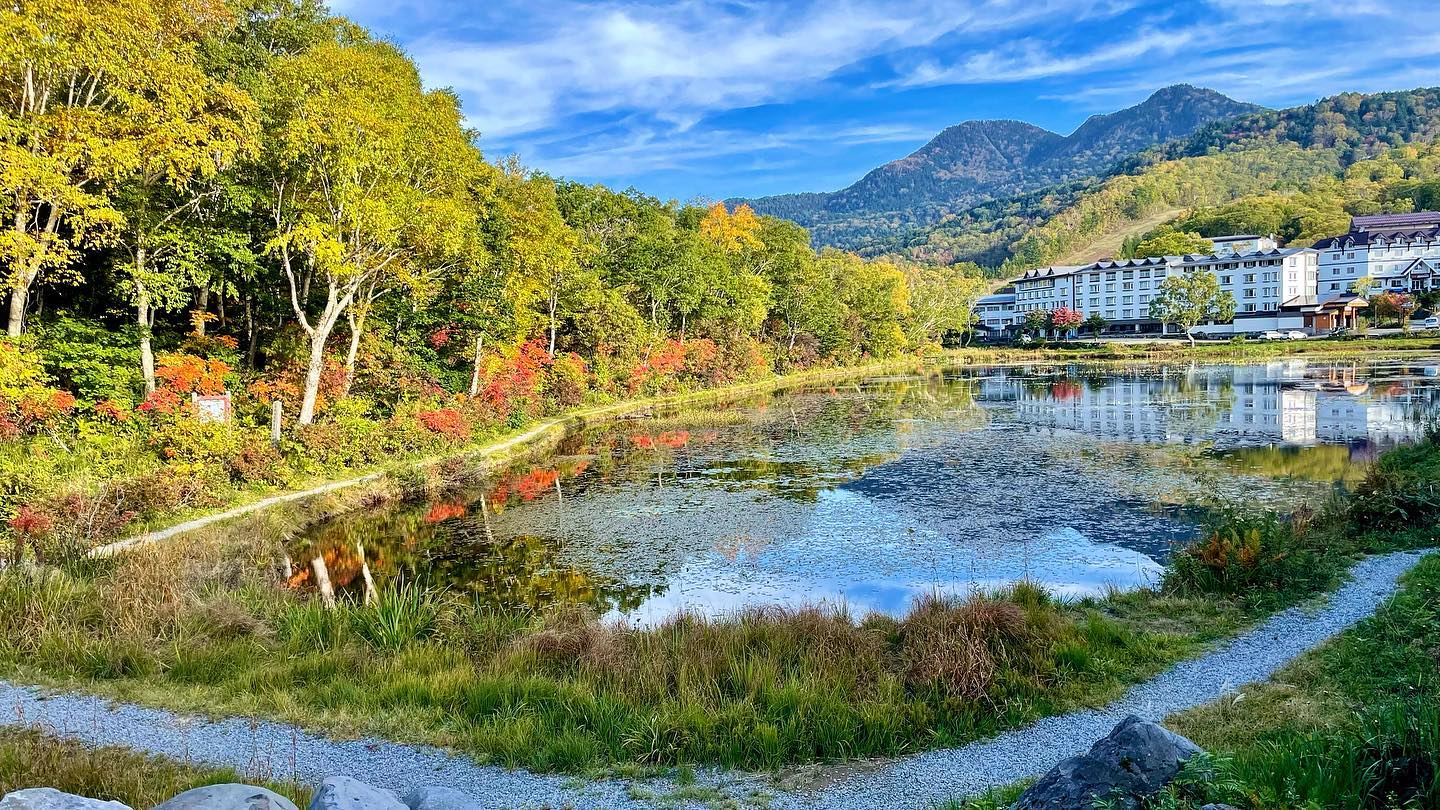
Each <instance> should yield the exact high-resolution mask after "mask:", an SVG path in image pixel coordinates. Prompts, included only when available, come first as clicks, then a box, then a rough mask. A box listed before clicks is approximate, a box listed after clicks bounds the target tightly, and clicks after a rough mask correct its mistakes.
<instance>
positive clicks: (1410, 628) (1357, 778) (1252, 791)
mask: <svg viewBox="0 0 1440 810" xmlns="http://www.w3.org/2000/svg"><path fill="white" fill-rule="evenodd" d="M1167 725H1169V726H1170V727H1171V728H1173V729H1174V730H1176V731H1178V732H1179V733H1181V734H1184V735H1186V736H1188V737H1190V738H1191V739H1193V740H1195V741H1196V742H1197V743H1198V744H1200V745H1201V746H1203V747H1205V748H1207V749H1208V750H1210V751H1211V752H1212V754H1213V755H1214V759H1213V762H1212V763H1211V765H1212V766H1213V767H1214V769H1215V771H1216V774H1217V778H1214V779H1207V780H1197V781H1196V782H1194V783H1192V784H1189V785H1188V786H1183V787H1182V788H1180V789H1177V790H1176V791H1172V794H1173V795H1171V796H1168V797H1166V798H1164V799H1162V800H1161V801H1160V802H1157V806H1162V807H1163V806H1175V807H1198V806H1200V805H1201V804H1204V803H1205V802H1207V801H1228V802H1230V803H1232V804H1235V805H1236V806H1238V807H1241V808H1254V809H1255V810H1262V808H1263V809H1266V810H1268V808H1282V807H1375V808H1380V807H1415V808H1422V807H1435V806H1437V804H1440V555H1435V554H1432V555H1430V556H1429V557H1426V558H1425V559H1424V560H1422V561H1421V562H1420V564H1419V565H1417V566H1416V567H1415V569H1413V570H1412V571H1411V572H1410V574H1408V575H1407V577H1406V579H1405V583H1404V587H1403V589H1402V590H1401V591H1400V593H1398V594H1397V595H1396V596H1395V597H1393V598H1392V599H1391V600H1390V601H1389V602H1387V603H1386V604H1385V605H1383V606H1382V607H1381V608H1380V609H1379V610H1378V611H1377V612H1376V614H1375V615H1374V616H1373V617H1371V618H1369V619H1367V620H1365V621H1363V622H1361V623H1360V624H1358V625H1356V626H1355V627H1354V628H1352V629H1350V630H1348V631H1346V632H1345V633H1342V634H1341V635H1340V636H1338V637H1337V638H1336V639H1335V640H1333V641H1332V642H1330V643H1329V644H1327V645H1325V646H1323V647H1321V648H1319V649H1317V650H1314V651H1312V652H1310V653H1308V654H1306V655H1305V656H1303V657H1302V658H1301V659H1299V660H1298V661H1296V662H1295V663H1293V664H1291V665H1290V666H1288V667H1286V668H1285V669H1284V670H1282V671H1281V672H1280V673H1277V675H1276V676H1275V677H1274V678H1273V679H1272V680H1271V681H1269V682H1267V683H1265V684H1263V685H1259V686H1256V687H1252V688H1248V689H1246V690H1244V691H1242V692H1240V693H1238V694H1236V695H1232V696H1229V697H1227V698H1225V699H1223V700H1220V701H1217V702H1215V703H1211V704H1209V705H1206V706H1203V707H1200V708H1198V709H1193V710H1190V711H1188V712H1184V713H1181V714H1179V715H1176V716H1174V717H1171V718H1169V719H1168V720H1167ZM1167 803H1171V804H1170V805H1167Z"/></svg>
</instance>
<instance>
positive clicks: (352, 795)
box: [310, 776, 410, 810]
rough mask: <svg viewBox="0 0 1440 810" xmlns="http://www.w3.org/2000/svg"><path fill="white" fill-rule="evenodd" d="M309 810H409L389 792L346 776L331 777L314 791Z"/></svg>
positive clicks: (398, 798) (397, 797)
mask: <svg viewBox="0 0 1440 810" xmlns="http://www.w3.org/2000/svg"><path fill="white" fill-rule="evenodd" d="M310 810H410V808H408V807H406V806H405V803H404V802H402V801H400V797H399V796H396V795H395V794H394V792H392V791H389V790H381V789H380V788H373V787H370V786H369V785H367V784H365V783H364V782H361V781H359V780H358V779H351V778H350V777H348V776H332V777H330V778H329V779H326V780H325V781H324V782H323V783H321V785H320V789H319V790H317V791H315V798H313V799H311V800H310Z"/></svg>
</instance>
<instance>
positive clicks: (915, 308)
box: [905, 264, 990, 344]
mask: <svg viewBox="0 0 1440 810" xmlns="http://www.w3.org/2000/svg"><path fill="white" fill-rule="evenodd" d="M905 280H906V285H907V287H908V288H909V290H910V302H909V304H910V317H909V318H908V320H907V325H908V332H909V337H910V341H911V343H917V344H918V343H937V344H938V343H940V342H941V341H942V340H943V338H944V337H945V335H947V334H949V333H951V332H958V333H961V334H966V333H968V332H969V331H970V330H971V329H973V328H974V325H975V302H976V301H979V300H980V297H981V296H982V295H984V294H985V293H986V292H988V291H989V288H990V283H989V282H988V281H987V280H986V279H985V277H984V276H983V274H982V273H981V271H980V268H979V267H977V266H975V265H973V264H967V265H955V266H952V267H932V266H920V265H916V266H911V267H907V268H905Z"/></svg>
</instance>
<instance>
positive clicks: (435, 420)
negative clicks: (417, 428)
mask: <svg viewBox="0 0 1440 810" xmlns="http://www.w3.org/2000/svg"><path fill="white" fill-rule="evenodd" d="M415 421H416V422H419V423H420V424H421V425H422V426H423V427H424V428H425V429H426V430H428V431H430V432H431V433H434V434H436V435H439V436H442V437H444V438H445V439H447V440H448V441H450V442H452V443H454V444H465V443H466V442H469V441H470V424H469V423H468V422H466V421H465V417H464V416H463V415H461V413H460V412H459V411H457V410H455V409H454V408H436V409H435V410H433V411H416V412H415Z"/></svg>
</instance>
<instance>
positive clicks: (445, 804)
mask: <svg viewBox="0 0 1440 810" xmlns="http://www.w3.org/2000/svg"><path fill="white" fill-rule="evenodd" d="M405 803H406V804H408V805H410V810H475V808H477V807H479V806H480V803H479V802H477V801H475V800H474V799H472V798H470V796H469V795H467V794H464V793H461V792H460V791H458V790H456V789H455V788H448V787H438V786H429V787H418V788H415V789H413V790H411V791H410V792H409V793H407V794H405Z"/></svg>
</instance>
